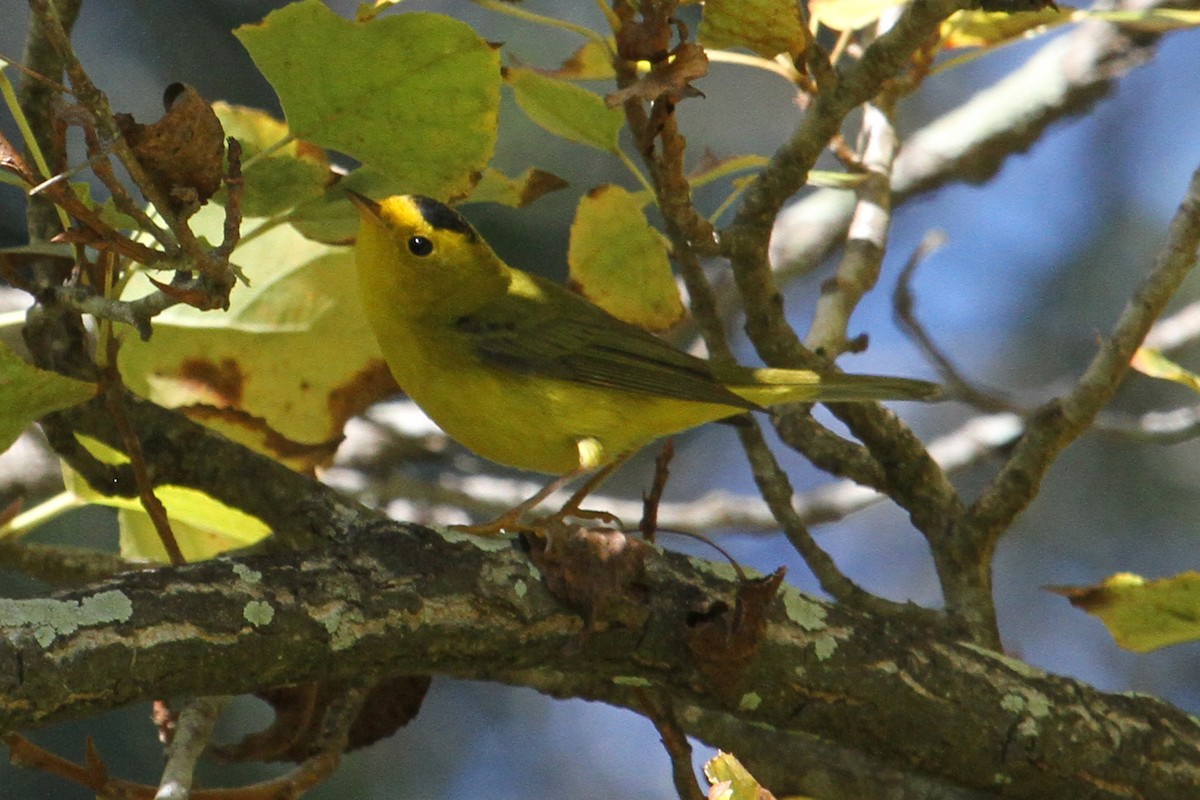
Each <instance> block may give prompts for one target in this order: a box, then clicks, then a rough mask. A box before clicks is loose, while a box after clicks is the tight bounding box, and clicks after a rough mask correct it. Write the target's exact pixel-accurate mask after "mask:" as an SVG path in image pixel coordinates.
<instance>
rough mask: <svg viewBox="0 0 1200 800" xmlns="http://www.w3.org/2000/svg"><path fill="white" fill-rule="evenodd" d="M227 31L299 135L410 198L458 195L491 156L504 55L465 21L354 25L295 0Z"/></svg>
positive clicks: (394, 19)
mask: <svg viewBox="0 0 1200 800" xmlns="http://www.w3.org/2000/svg"><path fill="white" fill-rule="evenodd" d="M234 33H235V34H236V35H237V37H238V38H239V39H240V40H241V42H242V44H243V45H245V47H246V49H247V50H248V51H249V52H250V55H251V57H252V58H253V59H254V63H255V64H257V65H258V68H259V69H260V70H262V73H263V75H265V76H266V77H267V79H268V80H269V81H271V85H272V86H273V87H274V88H275V91H276V93H278V95H279V99H280V102H281V103H282V104H283V108H284V112H285V115H286V117H287V124H288V128H289V129H290V130H291V132H292V133H293V134H294V135H295V136H297V137H299V138H302V139H305V140H307V141H311V142H315V143H316V144H319V145H321V146H323V147H328V148H332V149H335V150H340V151H342V152H344V153H347V154H349V155H351V156H353V157H354V158H356V159H358V160H359V161H361V162H363V163H364V164H367V165H370V166H371V167H373V168H374V169H376V170H378V171H380V172H382V173H383V174H385V175H387V176H388V177H389V178H391V179H393V180H396V181H400V182H402V183H403V184H404V185H405V187H406V191H409V192H420V193H424V194H429V195H434V196H438V197H445V196H450V195H455V194H459V193H462V192H465V191H466V190H467V189H468V188H470V185H471V182H472V175H473V173H475V172H477V171H478V170H481V169H483V167H484V166H485V165H486V164H487V162H488V161H489V160H490V159H491V155H492V150H493V148H494V146H495V140H496V127H497V122H498V113H499V105H500V61H499V55H498V54H497V52H496V51H495V49H493V48H492V47H491V46H490V45H489V44H488V43H487V42H485V41H484V40H483V39H481V38H479V36H478V35H476V33H475V32H474V31H473V30H472V29H471V28H470V26H468V25H466V24H465V23H463V22H460V21H458V20H455V19H451V18H450V17H446V16H442V15H439V14H427V13H408V14H398V15H395V16H389V17H384V18H379V19H373V20H371V21H369V22H351V21H349V20H346V19H343V18H341V17H339V16H337V15H336V14H334V13H333V12H332V11H330V10H329V9H328V8H326V7H325V5H324V4H323V3H321V2H320V0H300V2H296V3H292V4H291V5H288V6H285V7H284V8H281V9H279V10H277V11H273V12H271V13H270V14H268V15H267V17H266V18H265V19H264V20H263V21H262V22H260V23H258V24H255V25H244V26H242V27H240V28H238V29H237V30H236V31H234ZM314 75H319V76H320V80H314V79H313V76H314ZM431 87H437V90H436V91H432V90H431Z"/></svg>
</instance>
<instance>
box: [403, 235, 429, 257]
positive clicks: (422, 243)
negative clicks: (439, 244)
mask: <svg viewBox="0 0 1200 800" xmlns="http://www.w3.org/2000/svg"><path fill="white" fill-rule="evenodd" d="M408 252H410V253H412V254H413V255H414V256H427V255H429V254H430V253H432V252H433V242H431V241H430V240H429V239H426V238H425V237H424V236H410V237H408Z"/></svg>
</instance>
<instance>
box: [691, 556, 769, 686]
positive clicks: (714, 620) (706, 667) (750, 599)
mask: <svg viewBox="0 0 1200 800" xmlns="http://www.w3.org/2000/svg"><path fill="white" fill-rule="evenodd" d="M786 573H787V569H786V568H784V567H780V568H779V569H777V570H775V571H774V572H772V573H771V574H770V575H767V576H766V577H763V578H755V579H751V580H744V581H741V582H740V583H739V584H738V589H737V597H736V599H735V600H734V606H733V608H732V609H731V608H730V607H729V606H728V605H726V604H725V603H724V602H718V603H716V604H715V605H713V606H711V607H710V608H708V609H706V610H705V611H703V612H700V613H697V614H694V615H692V617H691V619H689V620H688V625H689V627H690V630H689V631H688V632H687V634H686V638H687V643H688V649H689V650H691V651H692V655H693V656H695V658H696V666H697V667H698V668H699V670H700V671H701V672H702V673H704V675H705V676H706V677H707V678H709V680H710V681H711V682H712V685H713V686H715V687H717V688H718V689H720V690H722V691H730V692H732V691H735V690H736V688H737V686H738V685H739V683H740V682H741V678H742V674H743V673H744V672H745V670H746V667H748V666H749V665H750V662H751V661H753V660H754V657H755V656H756V655H757V654H758V648H759V647H760V646H761V645H762V641H763V637H764V636H765V635H766V632H767V615H768V613H769V612H770V610H771V606H772V605H773V604H774V602H775V596H776V595H777V594H778V593H779V586H780V584H782V583H783V576H784V575H785V574H786Z"/></svg>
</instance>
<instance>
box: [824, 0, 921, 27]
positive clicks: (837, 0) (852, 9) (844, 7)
mask: <svg viewBox="0 0 1200 800" xmlns="http://www.w3.org/2000/svg"><path fill="white" fill-rule="evenodd" d="M906 2H907V0H812V2H810V3H809V5H808V9H809V13H810V14H811V15H812V18H813V19H814V20H816V21H817V22H819V23H821V24H822V25H824V26H825V27H827V28H832V29H833V30H835V31H854V30H858V29H859V28H865V27H867V26H868V25H871V24H874V23H875V22H877V21H878V20H879V18H880V17H881V16H883V14H884V12H885V11H887V10H888V9H889V8H895V7H897V6H902V5H904V4H905V3H906Z"/></svg>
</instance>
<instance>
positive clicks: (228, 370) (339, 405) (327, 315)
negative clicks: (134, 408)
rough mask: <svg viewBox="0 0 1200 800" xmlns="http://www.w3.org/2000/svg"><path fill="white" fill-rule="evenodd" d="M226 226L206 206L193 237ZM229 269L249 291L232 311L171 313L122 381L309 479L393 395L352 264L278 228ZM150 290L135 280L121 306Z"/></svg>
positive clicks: (122, 361)
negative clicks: (237, 269) (363, 417)
mask: <svg viewBox="0 0 1200 800" xmlns="http://www.w3.org/2000/svg"><path fill="white" fill-rule="evenodd" d="M222 219H223V212H222V210H221V209H220V208H216V207H213V206H206V207H204V208H202V209H201V210H200V212H199V213H197V214H196V216H194V217H193V218H192V220H191V225H192V229H193V230H194V231H196V233H197V234H198V235H204V236H208V237H209V238H210V239H217V238H219V233H218V231H219V230H220V225H221V224H222ZM261 222H262V221H261V220H247V221H246V226H247V228H248V229H253V228H254V227H255V225H257V224H261ZM232 260H233V261H234V263H236V264H238V265H239V266H241V267H242V268H243V270H244V271H245V273H246V275H247V276H248V277H249V279H250V281H251V286H249V287H245V286H238V287H236V288H235V290H234V291H233V293H232V295H231V298H230V308H229V311H228V312H226V313H214V312H202V311H197V310H196V309H193V308H190V307H188V306H183V305H179V306H175V307H173V308H171V309H168V310H167V311H166V312H164V313H163V314H161V315H160V316H158V317H157V318H156V319H155V321H154V335H153V336H152V337H151V338H150V340H149V341H147V342H143V341H141V340H140V339H138V338H137V337H135V336H126V337H125V339H124V341H123V344H122V347H121V351H120V356H119V361H118V363H119V365H120V368H121V373H122V375H123V376H124V378H125V382H126V384H127V385H128V386H129V388H130V390H131V391H133V392H135V393H137V394H139V395H142V396H143V397H146V398H148V399H150V400H153V401H155V402H156V403H159V404H160V405H164V406H166V407H168V408H181V409H182V410H184V412H185V413H187V414H188V415H189V416H191V417H192V418H193V419H196V420H197V421H198V422H201V423H203V424H205V425H208V426H209V427H213V428H215V429H217V430H219V431H221V432H222V433H223V434H225V435H226V436H229V437H230V438H232V439H234V440H235V441H239V442H241V443H243V444H245V445H247V446H249V447H251V448H253V449H255V450H257V451H259V452H263V453H265V454H267V455H270V456H271V457H273V458H275V459H277V460H280V461H283V462H284V463H286V464H288V465H289V466H291V467H293V468H295V469H299V470H308V469H311V468H312V467H314V466H316V465H318V464H321V463H324V462H325V461H327V460H328V459H329V457H331V456H332V454H333V450H334V449H335V448H336V446H337V443H338V442H339V441H340V439H341V432H342V427H343V426H344V425H345V422H346V420H347V419H348V418H349V417H351V416H353V415H354V414H356V413H358V412H359V411H361V410H362V409H364V408H365V407H366V406H367V405H369V404H370V403H372V402H374V401H376V400H378V399H381V398H382V397H383V396H386V395H387V394H389V393H391V392H394V391H395V385H394V383H393V382H392V380H391V379H390V378H389V377H388V375H389V373H388V371H387V368H386V366H385V364H384V361H383V357H382V355H381V354H380V352H379V346H378V344H377V343H376V341H375V337H374V335H373V334H372V333H371V330H370V328H369V327H368V326H367V323H366V320H365V318H364V317H363V312H362V309H361V307H360V305H359V300H358V284H357V278H356V275H355V272H354V261H353V254H352V252H351V250H350V249H349V248H346V247H333V246H330V245H324V244H319V243H317V242H313V241H310V240H308V239H305V238H304V237H303V236H301V235H300V234H299V233H297V232H296V231H295V230H294V229H293V228H291V227H290V226H288V225H278V226H276V227H274V228H272V229H271V230H269V231H268V232H266V233H264V234H262V235H261V236H257V237H255V238H254V239H252V240H250V241H249V242H247V243H246V244H245V245H242V246H240V247H238V248H237V249H236V250H235V251H234V253H233V259H232ZM148 289H149V285H148V282H147V281H145V280H144V279H142V278H141V277H140V276H139V278H135V279H134V280H132V281H130V285H129V287H128V288H127V290H126V293H125V295H124V296H123V299H130V298H131V297H136V296H138V295H140V294H144V293H145V292H146V291H148Z"/></svg>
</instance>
